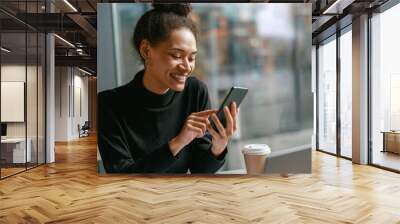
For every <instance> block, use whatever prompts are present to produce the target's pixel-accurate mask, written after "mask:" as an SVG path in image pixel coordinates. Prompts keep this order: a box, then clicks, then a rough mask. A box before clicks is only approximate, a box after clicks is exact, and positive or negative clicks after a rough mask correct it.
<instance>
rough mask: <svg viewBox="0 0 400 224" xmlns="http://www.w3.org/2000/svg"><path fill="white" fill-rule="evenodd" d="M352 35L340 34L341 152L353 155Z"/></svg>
mask: <svg viewBox="0 0 400 224" xmlns="http://www.w3.org/2000/svg"><path fill="white" fill-rule="evenodd" d="M351 42H352V35H351V30H350V31H348V32H346V33H344V34H343V35H342V36H340V122H341V124H340V127H341V132H340V135H341V136H340V143H341V146H340V150H341V151H340V153H341V155H343V156H346V157H349V158H351V157H352V150H351V141H352V137H351V136H352V125H351V124H352V109H351V108H352V86H351V85H352V66H351V65H352V49H351V47H352V44H351Z"/></svg>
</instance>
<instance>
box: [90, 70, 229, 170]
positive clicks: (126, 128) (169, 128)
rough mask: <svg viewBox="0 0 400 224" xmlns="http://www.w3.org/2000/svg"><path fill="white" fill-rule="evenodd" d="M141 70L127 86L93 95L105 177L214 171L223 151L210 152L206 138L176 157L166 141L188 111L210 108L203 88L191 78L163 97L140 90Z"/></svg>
mask: <svg viewBox="0 0 400 224" xmlns="http://www.w3.org/2000/svg"><path fill="white" fill-rule="evenodd" d="M143 73H144V72H143V71H141V72H139V73H137V74H136V76H135V78H134V79H133V80H132V81H131V82H130V83H128V84H126V85H124V86H121V87H118V88H115V89H112V90H107V91H103V92H101V93H99V95H98V106H99V110H98V111H99V113H98V116H99V120H98V121H99V123H98V147H99V151H100V155H101V157H102V160H103V164H104V168H105V170H106V172H108V173H187V171H188V170H190V173H215V172H216V171H217V170H218V169H219V168H220V167H221V166H222V165H223V164H224V162H225V155H226V152H227V149H225V151H224V152H223V153H222V154H221V155H220V156H219V157H218V158H216V157H214V156H213V154H212V153H211V145H212V141H211V136H210V135H209V134H206V135H205V136H204V137H203V138H197V139H195V140H193V141H192V142H191V143H190V144H189V145H187V146H186V147H184V148H183V149H182V150H181V151H180V152H179V153H178V154H177V155H176V156H173V154H172V153H171V151H170V149H169V145H168V142H169V141H170V140H171V139H172V138H174V137H176V136H177V135H178V134H179V132H180V130H181V129H182V127H183V125H184V123H185V120H186V118H187V117H188V116H189V115H190V114H191V113H193V112H198V111H202V110H206V109H209V108H210V100H209V97H208V92H207V87H206V85H205V84H204V83H202V82H201V81H199V80H198V79H196V78H195V77H189V78H188V79H187V80H186V84H185V88H184V90H183V91H182V92H176V91H173V90H171V89H170V90H168V91H167V92H166V93H165V94H163V95H158V94H155V93H153V92H150V91H148V90H147V89H145V87H144V86H143Z"/></svg>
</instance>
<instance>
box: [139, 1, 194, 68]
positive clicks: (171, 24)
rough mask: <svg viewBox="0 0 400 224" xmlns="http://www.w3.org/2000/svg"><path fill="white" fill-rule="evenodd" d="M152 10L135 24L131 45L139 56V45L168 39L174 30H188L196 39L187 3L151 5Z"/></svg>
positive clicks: (152, 43)
mask: <svg viewBox="0 0 400 224" xmlns="http://www.w3.org/2000/svg"><path fill="white" fill-rule="evenodd" d="M153 7H154V9H152V10H150V11H148V12H146V13H145V14H144V15H143V16H142V17H140V19H139V21H138V22H137V24H136V27H135V30H134V32H133V39H132V40H133V41H132V42H133V45H134V47H135V49H136V51H137V52H138V54H139V56H140V58H141V59H142V61H144V59H143V57H142V56H141V55H140V50H139V48H140V43H141V42H142V40H145V39H146V40H148V41H149V42H150V44H151V45H153V46H154V45H156V44H157V43H159V42H160V41H163V40H166V39H168V37H169V35H170V33H171V31H172V30H174V29H179V28H182V27H184V28H188V29H189V30H190V31H191V32H192V33H193V35H194V36H195V38H197V28H196V24H195V23H194V22H193V21H192V20H191V19H190V17H188V15H189V13H190V12H191V11H192V7H191V6H190V4H189V3H163V4H161V3H153Z"/></svg>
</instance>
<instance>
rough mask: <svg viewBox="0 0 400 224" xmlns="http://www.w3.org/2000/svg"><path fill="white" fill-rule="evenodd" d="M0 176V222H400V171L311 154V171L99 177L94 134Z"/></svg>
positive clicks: (318, 153)
mask: <svg viewBox="0 0 400 224" xmlns="http://www.w3.org/2000/svg"><path fill="white" fill-rule="evenodd" d="M56 158H57V159H56V163H55V164H50V165H46V166H41V167H39V168H36V169H33V170H29V171H28V172H26V173H22V174H19V175H17V176H13V177H10V178H8V179H5V180H2V181H0V223H44V222H48V223H221V224H222V223H373V224H375V223H385V224H386V223H400V175H399V174H395V173H391V172H387V171H384V170H380V169H377V168H374V167H369V166H359V165H352V164H351V162H350V161H347V160H343V159H337V158H335V157H333V156H330V155H326V154H323V153H320V152H314V153H313V174H311V175H293V176H289V178H284V177H280V176H278V175H276V176H265V177H249V176H222V177H221V176H219V177H205V176H189V177H176V176H175V177H173V176H163V177H159V176H135V177H132V176H127V175H113V176H98V175H97V173H96V166H95V164H96V140H95V138H93V137H90V138H84V139H82V140H81V141H76V142H71V143H68V144H57V147H56Z"/></svg>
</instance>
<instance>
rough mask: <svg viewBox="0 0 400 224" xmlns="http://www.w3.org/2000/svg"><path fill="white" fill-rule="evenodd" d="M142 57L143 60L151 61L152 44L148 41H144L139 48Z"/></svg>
mask: <svg viewBox="0 0 400 224" xmlns="http://www.w3.org/2000/svg"><path fill="white" fill-rule="evenodd" d="M139 51H140V55H141V56H142V58H143V60H144V61H146V60H149V58H150V43H149V41H148V40H146V39H144V40H142V42H140V47H139Z"/></svg>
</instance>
